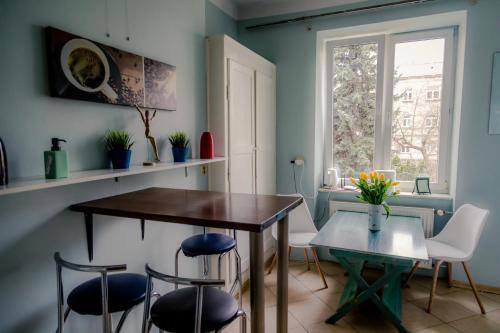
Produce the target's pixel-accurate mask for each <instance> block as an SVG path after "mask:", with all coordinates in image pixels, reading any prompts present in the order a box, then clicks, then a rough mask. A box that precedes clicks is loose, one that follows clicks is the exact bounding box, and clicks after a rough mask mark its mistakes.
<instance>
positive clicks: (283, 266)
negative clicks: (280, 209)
mask: <svg viewBox="0 0 500 333" xmlns="http://www.w3.org/2000/svg"><path fill="white" fill-rule="evenodd" d="M287 251H288V215H286V216H285V217H284V218H283V219H282V220H281V221H278V276H277V289H278V300H277V307H276V311H277V313H276V329H277V333H287V332H288V255H287Z"/></svg>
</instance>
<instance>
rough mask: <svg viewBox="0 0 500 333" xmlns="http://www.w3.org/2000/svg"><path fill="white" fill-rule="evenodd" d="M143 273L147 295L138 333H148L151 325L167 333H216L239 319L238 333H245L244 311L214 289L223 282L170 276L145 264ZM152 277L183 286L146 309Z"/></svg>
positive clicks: (226, 293)
mask: <svg viewBox="0 0 500 333" xmlns="http://www.w3.org/2000/svg"><path fill="white" fill-rule="evenodd" d="M146 273H147V276H148V279H147V291H148V293H147V294H146V300H145V301H144V315H143V320H142V333H147V332H149V331H150V330H151V326H152V325H153V324H154V325H155V326H156V327H158V328H159V329H160V330H161V331H167V332H195V333H201V332H212V331H214V332H220V331H221V330H222V329H223V328H224V327H226V326H227V325H229V324H230V323H231V322H233V321H234V320H235V319H237V318H241V333H246V314H245V312H244V311H243V310H242V309H241V307H240V306H238V303H237V302H236V300H235V299H234V297H233V296H232V295H231V294H230V293H228V292H225V291H222V290H220V289H218V288H217V287H222V286H224V284H225V282H224V280H220V279H219V280H209V279H188V278H182V277H174V276H170V275H166V274H163V273H160V272H158V271H155V270H153V269H152V268H151V267H150V266H149V265H147V264H146ZM153 278H155V279H158V280H161V281H164V282H168V283H173V284H175V285H178V284H180V285H185V286H187V287H185V288H180V289H175V290H174V291H171V292H169V293H167V294H165V295H163V296H160V297H159V298H158V300H156V301H155V303H154V304H153V306H151V309H150V303H151V293H152V280H153ZM149 316H151V318H149Z"/></svg>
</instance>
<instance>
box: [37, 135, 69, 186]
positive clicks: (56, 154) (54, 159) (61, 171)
mask: <svg viewBox="0 0 500 333" xmlns="http://www.w3.org/2000/svg"><path fill="white" fill-rule="evenodd" d="M59 142H66V140H63V139H59V138H52V147H51V148H50V151H44V152H43V157H44V160H45V178H47V179H57V178H67V177H68V155H66V152H65V151H64V150H61V147H60V146H59Z"/></svg>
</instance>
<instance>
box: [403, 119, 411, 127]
mask: <svg viewBox="0 0 500 333" xmlns="http://www.w3.org/2000/svg"><path fill="white" fill-rule="evenodd" d="M403 127H411V118H410V117H404V118H403Z"/></svg>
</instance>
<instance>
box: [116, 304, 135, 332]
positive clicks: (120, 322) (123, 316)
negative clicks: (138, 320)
mask: <svg viewBox="0 0 500 333" xmlns="http://www.w3.org/2000/svg"><path fill="white" fill-rule="evenodd" d="M132 309H133V307H132V308H130V309H128V310H126V311H125V312H123V314H122V316H121V317H120V321H119V322H118V325H116V330H115V333H120V331H121V329H122V326H123V323H124V322H125V319H127V316H128V314H129V313H130V311H132Z"/></svg>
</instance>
